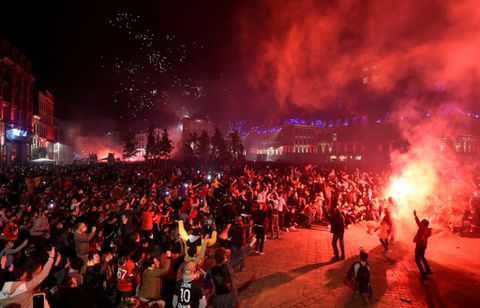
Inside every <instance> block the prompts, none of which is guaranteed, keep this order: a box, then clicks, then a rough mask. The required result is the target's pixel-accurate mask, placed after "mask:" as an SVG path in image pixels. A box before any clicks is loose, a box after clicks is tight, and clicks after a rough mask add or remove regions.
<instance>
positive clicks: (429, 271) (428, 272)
mask: <svg viewBox="0 0 480 308" xmlns="http://www.w3.org/2000/svg"><path fill="white" fill-rule="evenodd" d="M425 274H427V275H433V272H432V271H431V270H428V271H426V272H425Z"/></svg>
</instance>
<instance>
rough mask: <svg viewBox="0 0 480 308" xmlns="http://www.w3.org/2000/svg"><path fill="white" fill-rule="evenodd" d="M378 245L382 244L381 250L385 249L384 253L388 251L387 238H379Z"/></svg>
mask: <svg viewBox="0 0 480 308" xmlns="http://www.w3.org/2000/svg"><path fill="white" fill-rule="evenodd" d="M380 243H382V246H383V248H385V251H387V250H388V238H386V239H383V238H381V239H380Z"/></svg>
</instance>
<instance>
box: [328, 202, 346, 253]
mask: <svg viewBox="0 0 480 308" xmlns="http://www.w3.org/2000/svg"><path fill="white" fill-rule="evenodd" d="M327 219H328V222H329V223H330V232H331V233H333V239H332V247H333V253H334V254H335V256H334V257H333V258H332V261H337V260H345V250H344V248H343V233H344V231H345V219H344V218H343V215H342V213H341V212H340V210H339V209H338V208H335V209H334V210H333V215H328V216H327ZM338 241H340V251H341V253H342V254H341V255H340V257H339V256H338V248H337V242H338Z"/></svg>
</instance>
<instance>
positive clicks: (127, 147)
mask: <svg viewBox="0 0 480 308" xmlns="http://www.w3.org/2000/svg"><path fill="white" fill-rule="evenodd" d="M123 140H124V142H125V143H124V145H123V153H122V154H123V159H128V158H130V157H133V156H135V155H136V154H137V152H138V150H137V143H136V142H135V135H134V134H133V133H132V132H126V133H125V134H124V136H123Z"/></svg>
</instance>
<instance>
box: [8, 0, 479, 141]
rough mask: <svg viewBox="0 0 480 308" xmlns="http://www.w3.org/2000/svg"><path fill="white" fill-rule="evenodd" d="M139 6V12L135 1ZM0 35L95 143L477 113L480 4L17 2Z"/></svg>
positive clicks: (64, 115) (429, 0)
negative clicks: (132, 132)
mask: <svg viewBox="0 0 480 308" xmlns="http://www.w3.org/2000/svg"><path fill="white" fill-rule="evenodd" d="M139 3H141V4H139ZM3 9H5V11H4V12H8V13H6V14H3V16H2V19H0V35H1V36H3V37H6V38H8V39H10V40H11V41H12V43H13V44H14V45H15V46H16V47H18V48H19V49H20V50H21V51H23V52H24V53H25V54H27V56H29V57H30V58H31V59H32V61H33V67H34V74H35V77H36V79H37V80H38V81H39V85H45V86H46V87H47V88H48V89H50V90H51V91H52V92H53V93H54V95H55V101H56V110H55V113H56V116H57V117H59V118H60V119H62V120H65V121H67V122H69V123H74V124H76V125H79V126H80V127H83V128H84V129H83V132H84V133H85V132H87V133H92V134H95V133H96V131H97V130H93V129H92V127H95V128H98V131H99V132H101V131H102V130H110V129H112V128H114V127H132V128H134V129H144V128H145V127H146V126H147V125H148V123H149V122H150V121H154V122H156V123H157V125H158V126H160V127H169V126H171V125H174V124H175V123H176V122H178V119H179V117H180V116H181V115H182V114H184V113H189V114H190V115H193V116H202V117H204V116H210V117H211V118H212V119H214V120H215V121H216V122H218V123H219V124H225V123H226V122H227V121H238V120H246V121H247V122H249V124H252V125H255V124H258V123H260V124H263V125H269V124H271V123H274V121H277V120H280V119H285V118H288V117H291V116H298V117H311V118H315V117H334V116H347V115H349V116H350V115H361V114H365V113H367V114H372V113H374V114H383V113H385V112H386V111H392V110H393V111H395V110H397V111H398V110H399V109H402V108H404V106H409V108H412V109H418V107H422V108H425V109H431V108H435V107H436V106H439V105H442V104H445V103H448V104H454V105H455V106H459V107H460V108H462V109H472V108H475V106H478V105H479V104H478V98H480V92H479V91H480V90H479V89H480V86H479V85H480V82H479V80H480V78H479V74H478V73H477V72H478V71H480V67H479V64H478V61H477V59H476V52H477V51H478V49H479V48H480V37H479V36H480V25H479V23H478V20H480V9H479V6H478V4H477V3H476V1H472V0H461V1H440V0H419V1H400V0H392V1H382V2H379V1H374V0H365V1H347V0H337V1H335V0H331V1H314V0H302V1H285V2H282V4H281V5H280V4H279V2H278V1H275V0H264V1H254V0H246V1H234V0H229V1H225V0H209V1H142V2H133V1H124V2H122V1H120V2H119V1H63V2H59V3H55V5H54V4H52V3H51V2H50V1H44V2H43V3H39V1H35V2H34V1H32V3H30V4H25V2H23V3H21V4H18V3H17V2H16V1H9V2H7V3H5V4H3V7H2V10H3Z"/></svg>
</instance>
